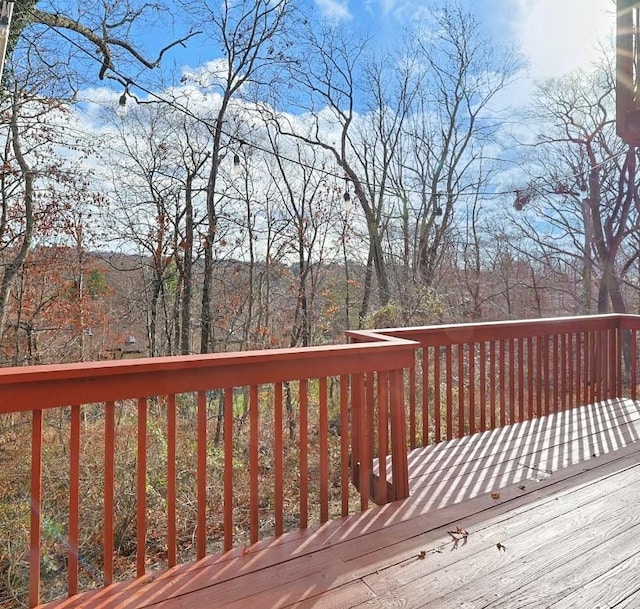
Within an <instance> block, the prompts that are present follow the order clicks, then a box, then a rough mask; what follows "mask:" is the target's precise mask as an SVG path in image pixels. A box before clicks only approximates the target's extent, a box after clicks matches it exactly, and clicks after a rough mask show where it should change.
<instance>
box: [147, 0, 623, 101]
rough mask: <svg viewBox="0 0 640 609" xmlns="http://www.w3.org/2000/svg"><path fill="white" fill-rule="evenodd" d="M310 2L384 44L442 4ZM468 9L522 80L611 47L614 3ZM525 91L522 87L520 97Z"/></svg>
mask: <svg viewBox="0 0 640 609" xmlns="http://www.w3.org/2000/svg"><path fill="white" fill-rule="evenodd" d="M308 1H309V2H310V3H313V4H315V9H316V11H317V12H318V13H319V15H321V16H324V17H325V18H327V19H329V20H331V21H333V22H335V23H337V24H339V25H342V26H343V27H345V28H348V29H350V30H354V31H356V32H357V31H362V32H365V33H367V34H370V35H373V37H374V38H375V37H377V38H378V39H379V40H380V43H381V45H383V44H384V43H385V42H393V40H394V38H400V37H401V35H402V28H403V23H406V22H407V21H409V22H410V21H414V20H415V19H416V18H418V17H419V16H420V14H421V13H423V12H426V11H427V10H428V9H429V8H430V7H433V6H438V5H440V4H441V3H442V1H443V0H308ZM462 2H463V4H464V2H465V0H462ZM466 6H468V7H469V8H470V9H471V10H472V11H474V12H475V13H476V15H477V17H478V19H479V21H480V22H481V23H482V24H483V25H484V26H485V27H486V30H487V32H488V33H489V34H490V35H491V36H492V37H494V38H495V40H496V41H497V42H502V43H506V44H510V45H513V46H514V47H515V48H517V49H519V50H520V52H521V53H522V55H523V57H524V59H525V60H526V61H527V63H528V68H527V72H526V74H524V75H523V77H524V80H527V79H528V80H530V81H532V80H534V79H543V78H547V77H553V76H560V75H562V74H563V73H566V72H568V71H571V70H574V69H576V68H578V67H588V65H589V63H590V62H591V61H592V60H593V59H594V57H595V56H596V54H597V48H598V41H600V40H605V41H608V42H609V44H612V42H611V41H612V35H613V27H614V15H613V10H614V3H613V1H612V0H466ZM154 43H157V40H155V39H154ZM153 46H154V47H155V44H154V45H153ZM211 53H212V49H211V47H210V46H208V45H204V44H199V42H198V39H192V40H191V41H189V43H188V46H187V48H186V49H180V48H175V49H173V50H172V51H171V53H169V54H168V55H167V57H166V59H167V60H168V61H166V62H165V66H167V64H173V65H174V66H175V68H176V70H177V71H178V73H179V71H180V70H181V68H182V67H183V66H184V65H185V64H186V65H188V66H189V67H191V68H196V67H198V66H199V65H202V64H204V63H206V62H207V61H211V60H213V59H217V58H216V57H214V56H212V55H211ZM529 90H530V87H527V86H526V84H525V85H524V86H523V89H522V95H523V96H526V95H527V92H528V91H529Z"/></svg>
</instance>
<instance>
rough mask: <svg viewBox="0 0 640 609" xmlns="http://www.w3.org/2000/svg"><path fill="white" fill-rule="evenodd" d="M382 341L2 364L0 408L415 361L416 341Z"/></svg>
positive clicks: (345, 371) (140, 394) (171, 391)
mask: <svg viewBox="0 0 640 609" xmlns="http://www.w3.org/2000/svg"><path fill="white" fill-rule="evenodd" d="M378 340H379V342H369V343H361V344H341V345H326V346H318V347H300V348H289V349H271V350H263V351H242V352H234V353H213V354H208V355H186V356H174V357H158V358H139V359H131V360H121V361H102V362H83V363H73V364H57V365H42V366H26V367H17V368H0V414H1V413H8V412H17V411H21V410H32V409H33V408H35V407H37V408H51V407H56V406H69V405H73V404H86V403H96V402H106V401H113V400H120V399H129V398H141V397H150V396H157V395H168V394H178V393H185V392H192V391H204V390H214V389H222V388H225V387H237V386H245V385H260V384H265V383H274V382H285V381H289V380H298V379H306V378H318V377H323V376H338V375H343V374H354V373H360V372H368V371H371V370H397V369H400V368H404V367H409V366H411V365H412V363H413V360H414V352H415V349H416V348H417V347H418V346H419V345H418V344H417V343H415V342H412V341H410V340H406V339H403V338H391V340H389V337H380V338H379V339H378Z"/></svg>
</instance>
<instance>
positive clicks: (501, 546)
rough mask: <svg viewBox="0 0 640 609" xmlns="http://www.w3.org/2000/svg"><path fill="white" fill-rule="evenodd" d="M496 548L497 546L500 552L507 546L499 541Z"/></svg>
mask: <svg viewBox="0 0 640 609" xmlns="http://www.w3.org/2000/svg"><path fill="white" fill-rule="evenodd" d="M496 548H498V552H500V550H502V551H503V552H506V551H507V548H506V547H505V546H503V545H502V544H501V543H500V542H498V543H497V544H496Z"/></svg>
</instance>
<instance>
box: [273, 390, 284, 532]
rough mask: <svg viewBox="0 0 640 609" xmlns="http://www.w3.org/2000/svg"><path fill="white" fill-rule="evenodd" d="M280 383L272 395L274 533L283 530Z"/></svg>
mask: <svg viewBox="0 0 640 609" xmlns="http://www.w3.org/2000/svg"><path fill="white" fill-rule="evenodd" d="M282 397H283V396H282V383H276V385H275V390H274V397H273V408H274V412H273V452H274V478H275V479H274V486H275V488H274V495H275V496H274V510H275V535H276V537H279V536H280V535H282V533H283V532H284V496H283V488H284V463H283V445H282V422H283V421H282Z"/></svg>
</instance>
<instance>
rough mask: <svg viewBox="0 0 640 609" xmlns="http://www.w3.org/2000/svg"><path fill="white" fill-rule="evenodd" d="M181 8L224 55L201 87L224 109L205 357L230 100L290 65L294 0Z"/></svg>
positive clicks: (214, 160)
mask: <svg viewBox="0 0 640 609" xmlns="http://www.w3.org/2000/svg"><path fill="white" fill-rule="evenodd" d="M182 4H183V6H184V7H185V9H186V10H189V11H190V12H191V14H192V15H193V16H194V17H195V18H198V19H200V20H201V23H203V24H205V25H206V29H205V33H204V35H205V37H206V38H207V39H208V40H209V41H210V42H211V44H212V45H215V46H217V47H218V48H219V49H220V50H221V51H222V53H223V58H222V59H221V60H220V61H219V62H214V64H213V65H212V66H211V72H209V71H206V70H205V71H204V72H202V73H201V74H199V77H200V79H201V80H200V83H199V84H200V85H201V86H207V87H208V88H210V89H211V90H213V91H216V92H217V93H218V94H219V95H220V104H219V106H218V109H217V111H216V112H215V116H214V117H213V122H212V125H211V136H212V144H211V150H210V154H211V157H210V163H211V165H210V170H209V177H208V185H207V199H206V200H207V222H208V228H207V234H206V238H205V252H204V282H203V289H202V310H201V315H202V320H201V332H200V351H201V352H202V353H207V352H209V351H211V349H212V340H213V334H212V332H213V327H212V312H211V298H212V281H213V266H214V259H213V249H214V243H215V239H216V234H217V231H218V221H219V213H218V204H219V198H220V196H221V195H220V193H219V192H218V176H219V171H220V163H221V161H222V159H223V158H224V156H225V154H226V150H227V146H228V144H229V136H230V135H232V136H233V135H236V134H235V132H233V130H232V129H231V128H230V127H229V126H228V125H229V122H230V119H231V118H233V117H232V116H230V115H233V107H232V101H233V100H234V98H242V97H243V96H244V95H245V94H246V95H249V93H250V90H251V87H252V86H254V87H258V88H260V86H261V85H263V84H264V83H265V82H266V81H268V80H269V79H270V77H272V76H273V74H274V68H276V67H277V66H280V65H282V64H283V63H284V62H286V60H287V55H288V48H289V40H288V39H287V36H286V34H287V25H288V23H289V20H290V18H291V14H292V12H293V6H292V5H293V3H292V2H291V0H276V1H272V0H241V1H240V2H235V1H232V0H224V1H223V2H222V3H218V2H211V3H209V2H207V0H186V1H184V2H183V3H182ZM194 77H197V76H196V75H194ZM238 144H239V142H238V140H236V141H235V142H234V149H235V151H234V152H233V154H234V155H235V154H237V148H238ZM234 160H235V159H234Z"/></svg>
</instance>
